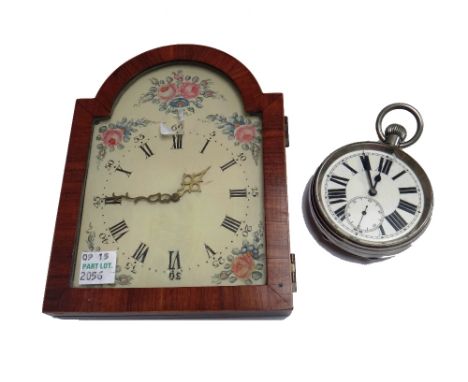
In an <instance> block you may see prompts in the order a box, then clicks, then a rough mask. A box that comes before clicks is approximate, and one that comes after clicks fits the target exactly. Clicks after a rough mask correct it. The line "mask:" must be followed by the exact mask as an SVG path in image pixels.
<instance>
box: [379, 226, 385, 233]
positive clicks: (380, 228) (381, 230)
mask: <svg viewBox="0 0 468 382" xmlns="http://www.w3.org/2000/svg"><path fill="white" fill-rule="evenodd" d="M379 230H380V234H381V235H382V236H385V230H384V227H383V226H382V225H381V226H380V227H379Z"/></svg>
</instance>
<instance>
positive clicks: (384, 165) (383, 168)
mask: <svg viewBox="0 0 468 382" xmlns="http://www.w3.org/2000/svg"><path fill="white" fill-rule="evenodd" d="M392 164H393V162H392V161H391V160H390V159H384V158H380V162H379V172H383V173H384V174H385V175H388V173H389V172H390V168H391V167H392Z"/></svg>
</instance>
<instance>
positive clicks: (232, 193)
mask: <svg viewBox="0 0 468 382" xmlns="http://www.w3.org/2000/svg"><path fill="white" fill-rule="evenodd" d="M229 197H230V198H245V197H247V189H246V188H242V189H235V190H232V189H230V190H229Z"/></svg>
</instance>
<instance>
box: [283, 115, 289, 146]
mask: <svg viewBox="0 0 468 382" xmlns="http://www.w3.org/2000/svg"><path fill="white" fill-rule="evenodd" d="M284 146H285V147H289V122H288V117H286V116H284Z"/></svg>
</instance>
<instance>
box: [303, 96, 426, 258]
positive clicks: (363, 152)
mask: <svg viewBox="0 0 468 382" xmlns="http://www.w3.org/2000/svg"><path fill="white" fill-rule="evenodd" d="M395 109H403V110H406V111H408V112H409V113H411V114H412V115H413V116H414V118H415V119H416V122H417V128H416V133H415V135H414V136H413V137H412V138H411V139H409V140H406V136H407V133H406V130H405V128H404V127H403V126H402V125H399V124H395V123H394V124H391V125H389V126H388V127H387V128H386V129H385V132H384V131H383V129H382V120H383V118H384V117H385V115H386V114H387V113H388V112H390V111H392V110H395ZM376 130H377V135H378V137H379V142H357V143H352V144H349V145H346V146H343V147H341V148H339V149H338V150H336V151H334V152H333V153H331V154H330V155H329V156H328V157H327V158H326V159H325V160H324V161H323V163H322V164H321V165H320V166H319V168H318V169H317V171H316V172H315V174H314V175H313V177H312V178H311V180H310V182H309V184H308V189H307V203H306V208H307V212H308V214H309V217H310V219H311V223H312V224H313V226H314V227H315V228H317V231H318V232H319V233H320V234H321V235H322V236H323V237H324V238H325V239H326V240H327V241H328V242H330V243H331V244H333V245H334V246H336V247H338V248H339V249H340V250H342V251H343V252H344V253H345V254H351V255H356V256H359V257H362V258H365V259H371V260H372V259H379V258H384V257H388V256H392V255H394V254H396V253H398V252H401V251H403V250H405V249H406V248H408V247H409V246H410V245H411V243H412V242H413V241H415V240H416V239H417V238H418V237H419V236H420V235H421V234H422V233H423V232H424V230H425V229H426V228H427V226H428V224H429V221H430V218H431V213H432V208H433V193H432V187H431V184H430V182H429V179H428V177H427V175H426V173H425V172H424V170H423V169H422V168H421V166H420V165H419V164H418V163H417V162H416V161H415V160H414V159H413V158H412V157H410V156H409V155H408V154H407V153H405V152H404V151H403V150H402V149H403V148H406V147H409V146H411V145H412V144H414V143H415V142H416V141H417V140H418V139H419V137H420V136H421V134H422V131H423V120H422V117H421V115H420V113H419V112H418V111H417V110H416V109H415V108H414V107H413V106H411V105H408V104H405V103H394V104H391V105H388V106H387V107H385V108H384V109H383V110H382V111H381V112H380V113H379V114H378V117H377V121H376Z"/></svg>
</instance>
